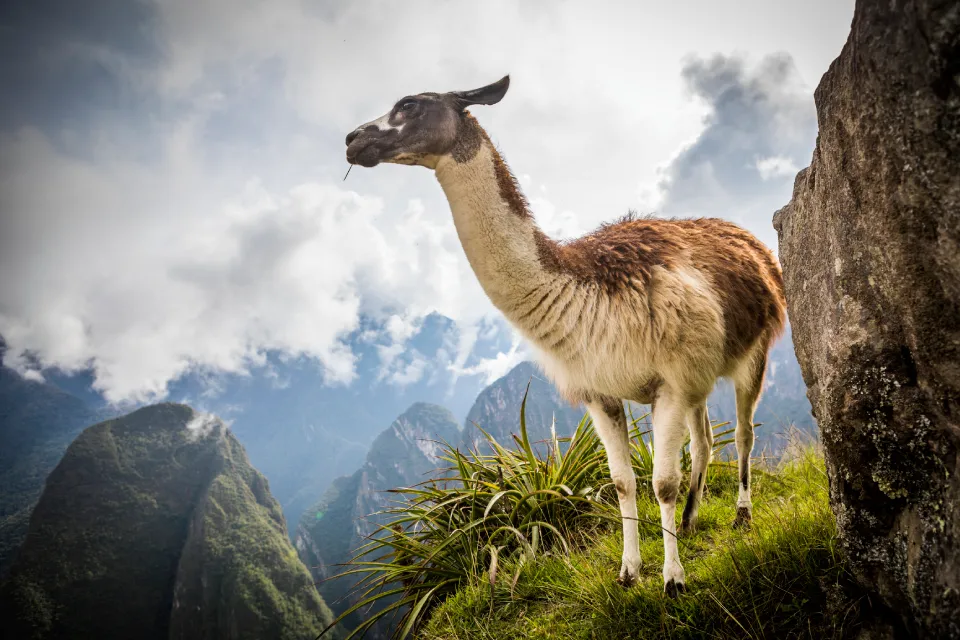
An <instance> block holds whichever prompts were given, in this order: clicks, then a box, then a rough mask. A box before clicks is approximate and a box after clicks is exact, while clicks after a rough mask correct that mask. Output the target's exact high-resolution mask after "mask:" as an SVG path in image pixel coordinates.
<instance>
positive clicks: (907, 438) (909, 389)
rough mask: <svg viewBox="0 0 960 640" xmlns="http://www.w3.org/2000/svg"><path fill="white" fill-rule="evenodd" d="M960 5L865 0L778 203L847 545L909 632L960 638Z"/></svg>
mask: <svg viewBox="0 0 960 640" xmlns="http://www.w3.org/2000/svg"><path fill="white" fill-rule="evenodd" d="M958 59H960V14H958V12H957V6H956V2H955V0H930V1H928V2H917V1H915V0H904V1H902V2H895V3H891V2H887V1H885V0H858V2H857V3H856V9H855V12H854V18H853V28H852V30H851V33H850V36H849V38H848V40H847V44H846V46H845V47H844V49H843V51H842V52H841V54H840V56H839V57H838V58H837V59H836V60H835V61H834V62H833V64H832V65H831V67H830V70H829V71H828V72H827V73H826V74H825V75H824V76H823V79H822V80H821V82H820V85H819V86H818V88H817V91H816V102H817V115H818V121H819V124H820V133H819V138H818V141H817V147H816V150H815V151H814V155H813V161H812V163H811V165H810V167H809V168H807V169H805V170H803V171H801V172H800V174H799V175H798V176H797V180H796V182H795V185H794V192H793V199H792V200H791V202H790V203H789V204H788V205H787V206H786V207H784V208H783V209H781V210H780V211H778V212H777V214H776V216H775V217H774V225H775V226H776V228H777V231H778V233H779V236H780V258H781V261H782V263H783V269H784V281H785V285H786V292H787V301H788V305H789V312H790V317H791V321H792V323H793V336H794V344H795V346H796V351H797V356H798V358H799V360H800V365H801V368H802V370H803V376H804V379H805V381H806V383H807V386H808V388H809V397H810V400H811V404H812V406H813V411H814V415H815V416H816V418H817V421H818V423H819V425H820V428H821V432H822V436H823V444H824V447H825V451H826V460H827V469H828V471H829V473H830V480H831V485H830V490H831V495H830V498H831V504H832V507H833V511H834V513H835V514H836V517H837V523H838V527H839V532H840V539H841V540H842V542H843V546H844V549H845V551H846V552H847V554H848V555H849V558H850V562H851V566H852V567H853V569H854V570H855V572H856V573H857V575H858V576H859V578H860V581H861V583H862V584H863V585H864V586H865V587H867V588H870V589H872V590H873V591H874V592H875V593H876V594H878V595H879V596H880V597H881V598H882V600H883V601H884V602H885V603H886V604H887V605H888V606H889V607H890V608H891V609H893V610H894V611H896V612H897V614H899V616H900V617H901V619H902V621H903V622H904V624H905V625H906V626H907V628H908V629H909V630H910V633H911V634H912V636H913V637H935V638H948V637H950V638H955V637H960V366H958V363H960V340H958V336H960V83H958V77H960V76H958V71H960V66H958Z"/></svg>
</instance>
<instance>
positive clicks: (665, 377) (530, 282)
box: [346, 76, 786, 597]
mask: <svg viewBox="0 0 960 640" xmlns="http://www.w3.org/2000/svg"><path fill="white" fill-rule="evenodd" d="M509 85H510V77H509V76H505V77H504V78H502V79H501V80H499V81H498V82H495V83H493V84H491V85H488V86H485V87H481V88H480V89H475V90H472V91H453V92H448V93H420V94H416V95H411V96H407V97H405V98H403V99H401V100H400V101H398V102H397V103H396V104H395V105H394V106H393V108H391V109H390V111H389V112H388V113H387V114H386V115H384V116H382V117H380V118H378V119H376V120H373V121H372V122H368V123H366V124H363V125H361V126H359V127H358V128H357V129H355V130H354V131H353V132H351V133H350V134H349V135H348V136H347V138H346V144H347V150H346V155H347V161H348V162H349V163H350V164H351V165H353V164H359V165H361V166H364V167H373V166H376V165H377V164H379V163H381V162H391V163H397V164H408V165H419V166H424V167H428V168H430V169H432V170H433V171H434V172H435V174H436V177H437V180H438V181H439V182H440V186H441V187H442V189H443V191H444V193H445V195H446V197H447V200H448V201H449V204H450V209H451V212H452V214H453V222H454V225H455V227H456V230H457V235H458V236H459V239H460V242H461V244H462V245H463V250H464V252H465V254H466V257H467V260H468V261H469V263H470V266H471V268H472V269H473V271H474V273H475V275H476V276H477V278H478V280H479V281H480V284H481V286H482V288H483V290H484V292H485V293H486V295H487V296H488V297H489V298H490V300H491V302H492V303H493V304H494V306H496V307H497V309H499V310H500V311H501V312H502V313H503V314H504V316H505V317H506V318H507V320H508V321H509V322H510V323H511V324H512V325H513V326H514V327H516V329H517V330H518V331H520V333H521V334H522V335H523V336H525V337H526V339H527V340H528V341H529V342H530V343H531V344H532V345H533V348H534V350H535V351H536V354H537V357H536V359H537V361H538V363H539V365H540V367H541V369H542V370H543V371H544V373H545V374H546V375H547V377H549V378H550V379H551V380H552V381H553V382H554V384H556V386H557V388H558V389H559V390H560V391H561V393H562V394H563V396H564V397H565V398H566V399H567V400H568V401H570V402H572V403H583V404H584V405H585V406H586V408H587V411H588V412H589V413H590V416H591V418H592V420H593V424H594V427H595V428H596V431H597V434H598V435H599V436H600V439H601V441H602V442H603V445H604V448H605V450H606V453H607V461H608V465H609V468H610V475H611V478H612V480H613V484H614V486H615V487H616V491H617V497H618V500H619V503H620V513H621V517H622V525H623V555H622V562H621V567H620V573H619V575H618V577H617V581H618V582H620V583H621V584H622V585H624V586H630V585H631V584H633V583H634V582H635V581H636V580H637V578H638V576H639V567H640V550H639V538H638V526H637V524H638V523H637V502H636V477H635V476H634V473H633V468H632V466H631V462H630V446H629V435H628V430H627V422H626V416H625V413H624V407H623V400H632V401H635V402H638V403H642V404H649V405H651V407H652V417H653V434H654V444H655V449H654V463H653V464H654V468H653V488H654V493H655V495H656V497H657V501H658V503H659V506H660V518H661V526H662V529H663V549H664V562H663V580H664V591H665V592H666V593H667V594H668V595H670V596H672V597H675V596H676V595H677V594H678V593H679V592H682V591H684V590H685V576H684V570H683V566H682V565H681V564H680V558H679V555H678V553H677V530H676V505H677V498H678V493H679V488H680V480H681V470H680V450H681V448H682V446H683V443H684V440H685V434H686V432H687V430H689V433H690V440H691V461H692V470H691V479H690V490H689V493H688V496H687V499H686V504H685V506H684V510H683V515H682V520H681V526H680V531H681V533H683V532H688V531H692V530H693V529H694V527H695V526H696V519H697V507H698V505H699V503H700V500H701V498H702V496H703V485H704V478H705V472H706V469H707V465H708V464H709V462H710V457H711V454H712V450H713V432H712V430H711V428H710V421H709V419H708V417H707V407H706V399H707V396H708V395H709V393H710V391H711V390H712V389H713V386H714V384H715V382H716V380H717V378H718V377H728V378H731V379H732V380H733V382H734V385H735V388H736V399H737V426H736V438H735V439H736V447H737V457H738V462H739V465H738V469H739V487H738V497H737V515H736V520H735V521H734V526H735V527H740V526H745V525H747V524H749V522H750V519H751V514H752V503H751V499H750V453H751V451H752V449H753V426H754V425H753V414H754V410H755V408H756V404H757V400H758V398H759V396H760V391H761V388H762V386H763V378H764V372H765V371H766V362H767V354H768V351H769V348H770V346H771V344H772V343H773V341H774V340H775V339H776V338H777V337H778V336H779V334H780V333H781V332H782V330H783V325H784V320H785V317H784V316H785V306H786V304H785V300H784V294H783V279H782V275H781V272H780V267H779V263H778V262H777V260H776V258H775V257H774V256H773V254H772V253H771V252H770V250H769V249H767V248H766V247H765V246H764V245H763V244H762V243H761V242H760V241H759V240H757V239H756V238H755V237H754V236H753V235H751V234H750V233H748V232H747V231H745V230H743V229H741V228H740V227H738V226H736V225H735V224H733V223H731V222H727V221H724V220H720V219H690V220H682V219H672V220H668V219H657V218H636V217H633V216H628V217H626V218H624V219H622V220H619V221H617V222H614V223H611V224H605V225H603V226H601V227H600V228H599V229H598V230H597V231H594V232H593V233H591V234H588V235H586V236H583V237H581V238H578V239H576V240H573V241H569V242H563V243H560V242H556V241H554V240H552V239H550V238H548V237H547V236H546V235H545V234H544V233H543V232H542V231H541V230H540V229H539V227H538V226H537V224H536V222H535V221H534V219H533V216H532V215H531V213H530V208H529V205H528V203H527V200H526V198H525V197H524V195H523V194H522V192H521V191H520V188H519V185H518V184H517V181H516V179H515V178H514V176H513V174H512V173H511V172H510V169H509V168H508V167H507V165H506V163H504V161H503V158H502V157H501V155H500V154H499V153H498V151H497V150H496V149H495V148H494V146H493V144H492V143H491V141H490V138H489V137H488V136H487V134H486V132H485V131H484V130H483V128H482V127H481V126H480V124H479V123H478V122H477V120H476V119H475V118H474V117H473V116H472V115H471V114H470V113H469V112H468V111H466V108H467V107H469V106H472V105H493V104H496V103H498V102H499V101H500V100H501V99H502V98H503V97H504V95H505V94H506V92H507V89H508V87H509Z"/></svg>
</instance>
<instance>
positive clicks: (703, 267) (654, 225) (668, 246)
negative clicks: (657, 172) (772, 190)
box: [555, 216, 786, 361]
mask: <svg viewBox="0 0 960 640" xmlns="http://www.w3.org/2000/svg"><path fill="white" fill-rule="evenodd" d="M555 253H556V258H557V259H558V262H560V263H562V264H563V266H564V267H565V268H566V269H567V270H568V271H572V272H574V273H576V274H577V275H578V276H580V278H582V279H586V280H592V281H594V282H596V283H597V284H599V285H601V287H603V288H604V289H606V290H607V291H608V292H610V293H616V292H617V291H618V290H622V289H623V288H626V287H629V286H631V283H636V282H646V283H649V282H650V279H651V274H652V273H653V270H654V269H655V268H657V267H663V268H666V269H689V268H692V269H695V270H696V271H697V272H699V273H700V274H702V275H703V277H704V279H705V280H706V281H707V282H709V283H710V284H711V285H712V288H713V294H714V295H715V296H716V298H717V301H718V303H719V305H720V307H721V311H722V315H723V321H724V331H725V345H724V351H725V353H724V356H725V358H724V359H725V360H728V361H735V360H739V359H740V358H741V357H742V356H743V355H744V354H746V353H747V352H748V351H749V350H750V349H751V348H752V347H753V346H754V345H756V344H757V342H758V341H759V340H763V341H764V342H765V344H764V345H763V346H764V347H766V346H768V345H769V343H771V342H772V341H773V340H774V339H775V338H776V337H777V336H779V335H780V333H781V332H782V331H783V328H784V324H785V322H786V299H785V297H784V292H783V276H782V274H781V271H780V265H779V263H778V262H777V259H776V257H774V255H773V253H772V252H771V251H770V249H768V248H767V247H766V246H765V245H764V244H763V243H762V242H760V241H759V240H758V239H757V238H756V237H755V236H754V235H753V234H751V233H750V232H748V231H746V230H745V229H743V228H741V227H739V226H738V225H736V224H734V223H732V222H729V221H727V220H723V219H719V218H695V219H664V218H653V217H632V216H628V217H626V218H623V219H621V220H619V221H617V222H614V223H611V224H606V225H604V226H602V227H600V228H599V229H597V230H596V231H594V232H593V233H591V234H588V235H586V236H583V237H582V238H578V239H576V240H573V241H571V242H568V243H565V244H562V245H560V246H559V247H558V249H557V251H556V252H555Z"/></svg>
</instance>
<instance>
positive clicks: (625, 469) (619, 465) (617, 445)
mask: <svg viewBox="0 0 960 640" xmlns="http://www.w3.org/2000/svg"><path fill="white" fill-rule="evenodd" d="M587 411H589V412H590V417H591V418H592V419H593V428H594V429H595V430H596V432H597V435H599V436H600V440H601V442H603V446H604V448H605V449H606V451H607V463H608V464H609V466H610V477H611V478H612V479H613V485H614V486H615V487H616V488H617V498H618V499H619V501H620V517H621V518H622V519H623V556H622V559H621V562H620V575H619V576H618V577H617V582H619V583H620V584H622V585H623V586H625V587H629V586H630V585H632V584H633V583H634V582H636V581H637V578H638V577H639V576H640V539H639V536H638V535H637V478H636V476H635V475H634V473H633V464H632V463H631V461H630V436H629V433H628V430H627V418H626V415H625V414H624V412H623V402H622V401H620V400H619V399H617V398H612V397H601V398H599V399H597V400H594V401H592V402H588V403H587Z"/></svg>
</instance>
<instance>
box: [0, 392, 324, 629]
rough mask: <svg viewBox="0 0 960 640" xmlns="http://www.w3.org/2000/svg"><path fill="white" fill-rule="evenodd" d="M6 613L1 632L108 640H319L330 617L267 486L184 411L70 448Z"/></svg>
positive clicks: (108, 431)
mask: <svg viewBox="0 0 960 640" xmlns="http://www.w3.org/2000/svg"><path fill="white" fill-rule="evenodd" d="M0 617H2V619H3V621H4V635H5V637H15V638H66V637H70V638H80V637H83V638H101V639H110V638H141V639H148V638H157V639H160V638H164V639H166V638H200V637H203V638H231V639H232V638H268V637H269V638H290V639H293V638H297V639H299V638H313V637H315V636H316V635H317V633H319V631H320V629H322V628H323V627H324V626H325V625H326V624H327V623H329V621H330V620H331V615H330V612H329V609H327V607H326V605H325V604H324V603H323V600H322V599H321V598H320V596H319V595H318V594H317V592H316V589H315V588H314V586H313V585H312V581H311V579H310V575H309V573H308V572H307V570H306V568H305V567H304V566H303V565H302V564H301V563H300V562H299V560H298V559H297V556H296V552H295V551H294V549H293V547H292V546H291V545H290V543H289V542H288V540H287V535H286V525H285V523H284V520H283V516H282V514H281V511H280V507H279V505H278V504H277V502H276V500H274V499H273V498H272V497H271V495H270V492H269V489H268V487H267V482H266V479H265V478H264V477H263V476H262V475H261V474H260V473H259V472H257V471H256V470H255V469H254V468H253V467H251V466H250V464H249V462H248V461H247V457H246V454H245V453H244V451H243V448H242V447H241V446H240V444H239V442H238V441H237V440H236V439H235V438H234V436H233V435H232V434H231V433H230V432H229V431H228V430H227V429H226V428H225V427H223V425H222V423H220V421H219V420H216V419H215V418H212V417H210V416H204V415H202V414H196V413H195V412H194V411H193V410H192V409H190V408H189V407H187V406H184V405H177V404H161V405H154V406H150V407H146V408H143V409H140V410H138V411H135V412H133V413H131V414H129V415H127V416H124V417H122V418H119V419H116V420H109V421H106V422H102V423H100V424H97V425H94V426H92V427H90V428H88V429H86V430H85V431H84V432H83V433H82V434H81V435H80V436H79V437H78V438H77V439H76V440H75V441H74V442H73V444H71V445H70V447H69V448H68V449H67V452H66V454H65V455H64V457H63V459H62V460H61V461H60V463H59V464H58V465H57V467H56V468H55V469H54V470H53V472H52V473H51V474H50V476H49V478H48V479H47V484H46V488H45V489H44V491H43V494H42V496H41V498H40V500H39V502H38V503H37V506H36V509H35V510H34V512H33V515H32V517H31V519H30V527H29V532H28V534H27V537H26V539H25V541H24V543H23V546H22V548H21V550H20V552H19V554H18V555H17V557H16V559H15V561H14V563H13V565H12V566H11V568H10V573H9V576H8V578H7V579H6V580H5V581H4V583H3V585H2V587H0ZM8 634H9V635H8Z"/></svg>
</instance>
